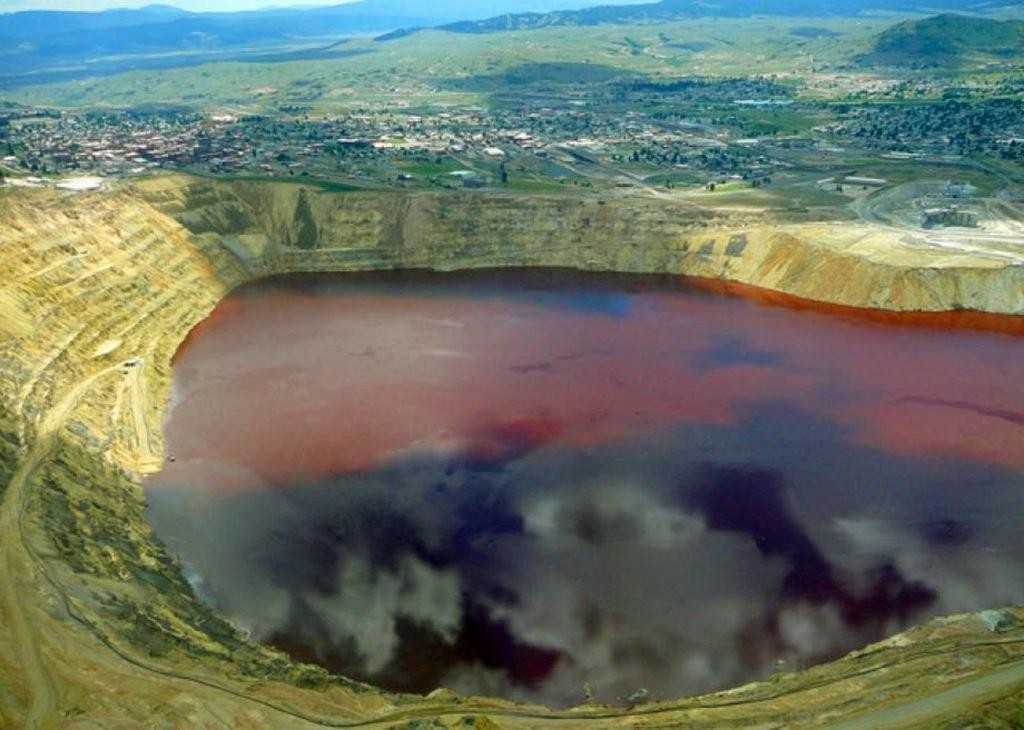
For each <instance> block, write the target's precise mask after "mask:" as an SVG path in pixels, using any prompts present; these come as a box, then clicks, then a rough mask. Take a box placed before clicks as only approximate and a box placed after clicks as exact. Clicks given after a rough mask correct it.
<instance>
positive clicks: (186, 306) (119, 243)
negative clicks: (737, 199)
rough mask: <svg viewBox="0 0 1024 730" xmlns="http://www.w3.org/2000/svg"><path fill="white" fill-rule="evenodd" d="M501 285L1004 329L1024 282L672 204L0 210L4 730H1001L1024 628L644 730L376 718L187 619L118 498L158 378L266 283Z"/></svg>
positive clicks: (514, 718)
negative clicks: (524, 274)
mask: <svg viewBox="0 0 1024 730" xmlns="http://www.w3.org/2000/svg"><path fill="white" fill-rule="evenodd" d="M508 265H534V266H573V267H578V268H582V269H594V270H618V271H636V272H641V271H642V272H668V273H685V274H691V275H697V276H703V277H709V278H716V279H729V280H735V281H739V282H744V283H748V284H754V285H757V286H762V287H768V288H771V289H774V290H778V291H781V292H785V293H789V294H793V295H796V296H800V297H806V298H809V299H815V300H819V301H825V302H831V303H837V304H844V305H852V306H860V307H880V308H886V309H891V310H944V309H952V308H957V307H967V308H973V309H978V310H982V311H987V312H998V313H1020V312H1024V268H1022V267H1021V266H1019V265H1014V264H1013V262H1012V261H1011V260H1008V259H1006V258H1005V257H999V256H995V255H992V256H990V255H986V254H984V253H983V252H982V253H965V252H962V251H955V250H935V249H933V248H929V247H927V246H925V245H924V244H923V243H922V242H920V241H916V240H915V239H913V238H912V237H910V238H906V237H904V236H903V234H899V233H897V232H893V231H889V230H887V229H880V228H874V229H872V228H865V227H863V226H859V225H858V224H851V223H822V222H799V221H795V220H778V219H773V218H772V216H771V215H770V214H768V213H761V212H756V211H754V212H743V213H737V212H735V211H715V210H705V209H700V208H698V207H696V206H694V205H692V204H689V203H685V202H672V201H662V200H648V199H637V198H630V199H625V198H622V199H608V200H599V199H591V198H588V199H579V198H569V197H541V198H536V197H531V198H523V197H516V196H494V195H462V194H458V195H454V194H408V195H407V194H402V193H386V192H381V193H355V194H353V193H345V194H334V193H328V192H323V191H319V190H317V189H315V188H309V187H301V186H293V185H282V184H270V183H257V182H232V183H227V182H211V181H207V180H199V179H194V178H187V177H181V176H170V177H163V178H155V179H151V180H146V181H141V182H138V183H135V184H134V185H132V186H131V187H126V188H123V189H120V190H115V191H112V192H98V193H88V194H81V195H73V196H69V195H65V194H61V193H56V192H53V191H43V190H20V191H17V192H9V193H7V194H4V195H0V272H2V274H3V276H2V279H0V485H2V486H0V489H2V490H3V491H2V492H0V495H2V498H3V502H2V507H0V612H2V613H0V623H2V624H3V625H4V627H5V629H6V631H5V632H4V636H3V637H0V689H2V691H0V725H4V726H12V727H20V726H23V725H27V724H28V725H30V724H47V723H48V724H50V725H61V724H63V725H67V726H72V725H74V723H75V722H77V721H78V720H81V721H82V722H83V723H84V722H86V721H88V722H90V723H92V724H93V725H95V724H96V723H99V724H100V725H102V726H104V727H117V726H140V725H143V724H151V723H152V722H153V718H159V721H161V722H162V721H166V722H168V723H170V724H175V723H178V724H184V725H187V726H194V725H197V724H202V723H212V724H226V725H233V726H245V725H250V726H260V727H262V726H291V725H305V724H310V723H312V724H331V723H332V722H333V723H335V724H345V723H346V722H347V721H350V720H351V721H355V720H361V719H369V718H382V719H381V726H392V725H400V726H404V725H405V723H406V722H408V721H411V720H415V719H416V718H431V721H433V720H434V719H437V720H438V722H442V721H443V722H445V723H449V722H450V723H456V722H462V721H463V720H465V719H467V718H468V721H469V722H470V724H472V723H474V722H475V723H477V725H478V726H487V725H486V723H487V722H494V723H498V724H501V725H507V726H523V727H535V726H537V725H540V724H543V718H548V719H551V720H555V719H557V718H558V717H561V718H562V722H563V724H564V723H566V722H569V724H572V723H573V722H576V721H579V722H583V720H584V719H585V718H586V724H587V725H588V726H593V725H594V724H596V723H598V722H600V723H604V724H607V725H626V724H639V723H652V724H657V723H661V724H666V723H667V724H670V725H671V724H678V723H680V722H701V723H704V724H713V723H727V724H736V723H741V722H752V721H755V720H756V721H758V722H773V721H774V722H785V723H786V724H787V725H799V724H805V725H813V724H816V723H818V722H819V721H821V720H822V719H823V718H825V717H833V718H835V717H839V716H846V715H850V714H856V713H859V712H862V711H866V710H867V709H869V708H871V707H873V706H877V705H885V704H886V703H898V702H902V701H908V700H909V699H910V698H913V697H914V696H915V695H917V694H921V693H922V692H924V693H926V694H927V693H934V692H939V693H940V695H941V693H942V692H944V691H945V689H944V688H945V687H946V684H944V683H947V684H948V683H950V682H960V681H968V680H969V681H971V682H981V683H982V684H980V685H978V686H979V687H981V688H983V689H986V688H987V689H986V691H985V692H982V693H980V694H979V696H981V694H983V695H984V699H985V700H986V702H987V701H988V700H991V699H992V698H993V697H995V698H996V699H997V700H999V701H998V702H995V703H989V704H988V705H986V707H988V708H989V709H987V710H982V709H979V708H980V705H979V704H976V703H975V704H972V703H971V702H968V701H966V700H965V701H959V704H955V705H950V706H949V707H944V706H943V705H941V702H940V703H939V705H937V707H938V708H939V709H940V710H942V711H943V712H945V713H946V715H948V716H949V717H954V716H956V715H957V713H960V714H964V713H968V716H969V714H970V713H973V712H989V713H993V714H991V717H992V718H995V719H996V720H999V719H1000V718H1003V716H1004V714H1005V713H1004V710H1005V709H1006V708H1007V707H1013V705H1012V704H1007V703H1008V702H1010V701H1011V700H1012V692H1009V691H1008V690H1007V687H1011V688H1012V687H1017V688H1018V689H1019V681H1020V680H1021V673H1022V672H1024V668H1022V665H1021V663H1020V662H1021V661H1024V623H1022V621H1021V618H1022V617H1021V614H1020V612H1014V611H1010V610H1007V611H1003V612H1001V613H998V615H997V616H996V618H993V619H992V621H995V624H993V625H992V626H990V625H989V624H990V623H991V622H987V621H985V620H982V619H979V618H978V617H976V616H968V617H961V618H959V619H956V620H952V621H944V622H934V623H933V624H929V625H928V626H926V627H922V628H921V629H918V630H915V631H914V632H911V633H910V634H908V635H907V636H904V637H898V638H897V639H895V640H890V641H889V642H884V643H883V644H882V645H879V646H877V647H873V648H871V649H869V650H866V651H865V652H861V653H859V654H858V655H852V656H851V657H848V658H846V659H844V660H842V661H840V662H837V663H835V664H833V665H828V666H826V667H820V668H817V669H815V670H812V671H811V672H809V673H803V674H799V675H786V676H780V677H777V678H775V679H774V680H773V681H772V682H769V683H766V684H758V685H752V686H750V687H746V688H742V689H739V690H734V691H732V692H730V693H723V694H720V695H715V696H712V697H707V698H698V699H695V700H687V701H680V702H675V703H662V704H659V705H654V706H650V707H647V708H644V710H643V712H642V713H641V714H631V713H629V712H622V711H614V710H609V709H607V708H582V709H580V710H578V711H572V712H568V713H560V714H559V713H550V712H548V711H546V710H544V709H543V708H525V707H520V706H515V705H512V704H510V703H506V702H500V701H484V700H459V699H457V698H453V697H451V696H450V695H447V694H445V693H440V694H437V695H434V696H431V697H430V698H427V699H422V698H404V697H395V696H388V695H385V694H383V693H380V692H377V691H375V690H370V689H369V688H366V687H362V686H360V685H356V684H354V683H351V682H346V681H343V680H340V679H338V678H331V677H328V676H327V675H326V673H325V672H323V671H322V670H320V669H317V668H313V667H304V666H297V665H295V664H293V663H291V662H290V661H288V659H287V658H286V657H284V656H282V655H281V654H279V653H276V652H273V651H271V650H268V649H266V648H264V647H260V646H256V645H254V644H252V643H251V642H249V641H248V640H247V638H246V637H245V636H244V635H242V634H241V633H240V632H238V631H237V630H235V629H234V628H233V627H231V626H230V625H228V624H227V623H225V622H224V621H223V620H221V619H220V618H218V617H217V616H216V615H214V614H213V613H212V612H211V611H210V610H209V609H207V608H206V607H205V606H203V605H202V604H201V603H200V602H199V601H198V600H197V599H196V597H195V596H194V594H193V592H192V590H191V588H190V587H189V585H188V583H187V582H186V581H185V580H184V578H183V577H182V570H181V568H180V566H178V565H177V564H176V563H175V562H174V560H173V559H172V558H171V557H170V556H168V555H167V553H166V551H165V550H164V549H163V548H162V547H161V546H160V545H159V544H158V543H157V542H156V541H155V540H154V538H153V536H152V534H151V532H150V530H149V528H148V526H147V525H146V523H145V521H144V519H143V516H142V501H141V492H140V490H139V486H138V477H139V474H140V473H143V472H145V471H147V470H151V469H154V468H156V467H157V466H158V465H159V463H160V461H161V460H162V458H163V447H162V436H161V429H160V424H161V417H162V412H163V408H164V404H165V402H166V399H167V394H168V387H169V382H170V360H171V357H172V356H173V353H174V351H175V350H176V348H177V347H178V346H179V344H180V343H181V341H182V339H183V338H184V337H185V336H186V335H187V333H188V332H189V330H190V329H191V328H192V327H193V326H194V325H195V324H197V323H198V322H199V321H201V320H202V319H203V318H204V317H205V316H206V315H207V313H208V312H209V311H210V310H211V309H212V308H213V306H214V305H215V304H216V302H217V301H218V300H219V299H220V298H221V297H222V296H223V295H224V294H225V293H226V292H227V291H228V290H230V289H231V288H233V287H235V286H237V285H239V284H241V283H242V282H244V281H247V280H249V279H252V278H254V277H257V276H261V275H265V274H269V273H274V272H284V271H325V270H334V271H345V270H365V269H377V268H395V267H425V268H437V269H456V268H468V267H485V266H508ZM993 626H994V628H993ZM965 647H966V648H965ZM893 666H897V667H904V668H903V669H901V670H900V671H898V672H897V671H894V670H892V669H889V667H893ZM993 668H996V671H997V672H1002V674H996V675H993V674H992V672H991V671H989V670H992V669H993ZM992 676H995V677H996V679H991V678H990V677H992ZM1013 682H1017V684H1013ZM958 686H959V685H958ZM113 688H117V689H116V691H114V689H113ZM979 692H980V690H979ZM993 692H995V694H994V695H993ZM942 696H944V695H942ZM972 697H973V695H972ZM947 704H948V703H947ZM837 708H839V709H837ZM926 709H927V708H926ZM933 709H934V708H933ZM1006 711H1007V712H1009V710H1006ZM1008 716H1009V715H1007V717H1008ZM485 718H489V719H485Z"/></svg>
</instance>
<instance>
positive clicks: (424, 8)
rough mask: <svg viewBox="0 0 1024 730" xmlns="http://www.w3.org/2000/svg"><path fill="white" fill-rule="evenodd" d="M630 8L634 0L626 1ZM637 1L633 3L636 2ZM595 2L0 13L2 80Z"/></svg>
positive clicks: (391, 2) (504, 0) (477, 0)
mask: <svg viewBox="0 0 1024 730" xmlns="http://www.w3.org/2000/svg"><path fill="white" fill-rule="evenodd" d="M623 1H624V2H629V0H623ZM634 1H635V0H634ZM591 2H592V0H437V1H433V2H410V1H409V0H361V1H360V2H352V3H346V4H343V5H334V6H326V7H307V8H271V9H267V10H259V11H249V12H236V13H192V12H188V11H185V10H180V9H178V8H175V7H171V6H168V5H150V6H147V7H143V8H139V9H132V10H124V9H117V10H106V11H103V12H71V11H23V12H17V13H6V14H0V75H6V74H14V73H23V72H25V71H30V70H32V69H34V68H49V67H52V66H53V65H54V63H55V62H60V63H76V62H82V61H93V60H95V59H98V58H103V57H111V56H125V55H139V54H156V53H173V52H182V51H186V52H211V51H218V52H224V51H227V50H230V49H238V48H254V47H263V48H266V47H269V46H275V45H276V46H281V45H289V44H291V45H295V44H300V43H304V42H305V43H309V42H318V41H333V40H338V39H339V38H343V37H346V36H353V35H360V34H378V33H381V32H384V31H388V30H391V29H394V28H400V27H409V26H434V25H439V24H442V23H449V22H452V21H456V20H465V19H478V18H486V17H490V16H493V15H496V14H500V13H505V12H509V11H512V10H517V11H518V10H524V9H525V10H548V9H551V8H553V7H570V8H572V7H575V8H579V7H584V6H586V5H588V4H590V3H591Z"/></svg>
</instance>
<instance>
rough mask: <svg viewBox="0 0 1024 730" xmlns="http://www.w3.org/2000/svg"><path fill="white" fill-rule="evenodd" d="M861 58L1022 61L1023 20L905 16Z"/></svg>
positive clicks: (923, 63)
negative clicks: (912, 17) (921, 18)
mask: <svg viewBox="0 0 1024 730" xmlns="http://www.w3.org/2000/svg"><path fill="white" fill-rule="evenodd" d="M862 62H864V63H866V64H870V65H886V66H905V67H910V68H934V67H938V66H947V67H959V66H963V65H969V64H979V63H993V62H995V63H998V62H1004V63H1021V62H1024V21H1021V20H1006V21H998V20H991V19H988V18H977V17H971V16H967V15H954V14H945V15H936V16H934V17H931V18H925V19H923V20H908V21H906V22H903V23H899V24H898V25H895V26H893V27H892V28H889V29H888V30H886V31H885V32H883V33H881V34H880V35H879V36H878V38H877V40H876V42H875V47H874V49H873V50H872V52H871V53H869V54H867V55H866V56H864V57H863V58H862Z"/></svg>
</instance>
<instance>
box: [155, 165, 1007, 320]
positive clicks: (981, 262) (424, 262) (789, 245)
mask: <svg viewBox="0 0 1024 730" xmlns="http://www.w3.org/2000/svg"><path fill="white" fill-rule="evenodd" d="M135 193H136V194H138V195H140V196H141V197H144V198H146V199H147V200H148V201H150V202H151V203H152V204H153V205H154V206H156V207H157V208H159V209H160V210H162V211H164V212H166V213H167V214H169V215H171V216H173V217H174V218H176V219H177V220H178V221H180V222H181V224H182V225H183V226H185V227H186V228H187V229H188V230H189V231H191V232H192V233H194V234H197V235H199V236H202V237H218V238H219V239H220V240H221V242H222V243H223V245H224V246H226V247H227V248H229V249H230V250H231V251H233V252H236V253H237V254H238V255H240V256H241V257H243V258H245V259H246V260H247V261H248V262H249V263H250V265H252V266H254V267H256V268H259V269H260V270H265V271H282V270H285V271H297V270H298V271H307V270H315V271H324V270H342V271H344V270H354V269H372V268H378V269H379V268H398V267H423V268H435V269H457V268H470V267H488V266H566V267H573V268H579V269H587V270H602V271H622V272H646V273H673V274H686V275H689V276H697V277H704V278H709V279H726V280H731V281H737V282H741V283H745V284H751V285H754V286H758V287H764V288H767V289H771V290H775V291H779V292H783V293H786V294H791V295H794V296H798V297H802V298H806V299H810V300H814V301H819V302H827V303H832V304H839V305H846V306H851V307H868V308H877V309H884V310H890V311H945V310H952V309H969V310H977V311H984V312H994V313H1002V314H1018V313H1024V258H1020V257H1016V258H1015V257H1008V256H1005V255H1001V254H1000V253H999V252H994V251H984V250H980V249H975V250H964V249H957V248H951V247H946V248H944V247H938V246H935V245H933V244H931V243H929V241H928V240H927V239H926V238H925V236H924V234H923V233H921V234H917V233H912V232H908V231H900V230H896V229H890V228H885V227H882V226H877V225H871V224H867V223H861V222H856V221H832V222H829V221H807V220H797V216H796V215H795V214H790V215H788V216H787V215H785V214H780V213H777V212H772V211H759V210H755V209H745V210H737V209H711V208H703V207H700V206H698V205H696V204H694V203H693V202H688V201H686V200H663V199H655V198H641V197H619V198H605V199H601V198H594V197H569V196H547V197H544V196H519V195H496V194H490V195H487V194H469V193H465V194H457V193H402V192H375V193H342V194H338V193H328V192H321V191H317V190H316V189H315V188H307V187H302V186H298V185H281V184H276V185H275V184H265V183H254V182H234V183H215V182H211V181H205V180H197V179H194V178H193V179H189V178H180V177H171V178H161V179H157V180H151V181H146V182H144V183H140V184H138V185H136V186H135ZM800 218H806V215H804V216H800Z"/></svg>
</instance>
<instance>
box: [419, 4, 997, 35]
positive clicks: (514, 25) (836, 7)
mask: <svg viewBox="0 0 1024 730" xmlns="http://www.w3.org/2000/svg"><path fill="white" fill-rule="evenodd" d="M1004 4H1005V3H1004ZM990 5H993V3H991V2H979V0H832V1H830V2H823V0H742V1H741V0H733V1H732V2H729V1H728V0H726V1H725V2H722V1H718V2H714V1H713V0H712V1H707V0H661V1H660V2H648V3H642V4H637V5H625V6H623V5H604V6H597V7H590V8H584V9H581V10H566V11H553V12H547V13H516V14H506V15H499V16H495V17H492V18H487V19H484V20H469V19H467V20H462V21H459V22H456V23H449V24H447V25H443V26H441V29H442V30H447V31H451V32H454V33H497V32H504V31H510V30H530V29H534V28H548V27H557V26H588V25H599V24H602V23H621V24H628V23H644V22H658V21H668V20H678V19H683V18H692V17H707V16H718V17H747V16H751V15H778V16H819V17H820V16H844V15H858V14H860V13H863V12H868V11H883V10H884V11H902V12H907V11H929V12H931V11H935V10H964V11H966V10H974V9H979V8H982V7H985V6H990ZM404 34H405V35H407V34H408V31H406V32H405V33H404Z"/></svg>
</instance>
